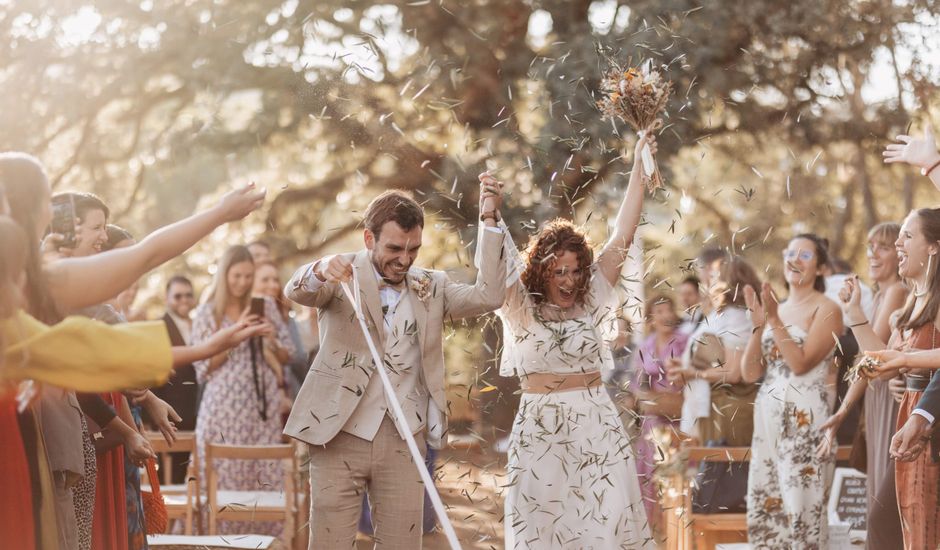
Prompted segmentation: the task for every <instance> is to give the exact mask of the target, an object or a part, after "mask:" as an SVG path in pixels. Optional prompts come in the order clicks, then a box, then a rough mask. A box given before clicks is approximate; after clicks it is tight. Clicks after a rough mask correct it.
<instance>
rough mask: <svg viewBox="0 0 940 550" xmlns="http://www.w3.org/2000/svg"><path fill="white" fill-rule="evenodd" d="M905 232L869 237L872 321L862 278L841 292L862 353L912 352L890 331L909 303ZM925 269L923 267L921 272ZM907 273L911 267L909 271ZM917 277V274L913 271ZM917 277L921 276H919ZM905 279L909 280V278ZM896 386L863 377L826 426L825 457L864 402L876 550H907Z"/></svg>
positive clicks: (870, 536) (871, 538) (894, 227)
mask: <svg viewBox="0 0 940 550" xmlns="http://www.w3.org/2000/svg"><path fill="white" fill-rule="evenodd" d="M900 230H901V226H899V225H898V224H896V223H882V224H879V225H876V226H875V227H873V228H872V229H871V230H870V231H869V232H868V274H869V276H870V277H871V280H872V281H873V282H874V284H875V288H876V292H875V296H874V300H873V304H872V305H873V308H872V316H871V319H868V318H867V317H866V316H865V312H864V311H863V309H862V303H861V292H860V291H859V284H858V278H857V277H854V278H849V279H847V280H846V281H845V287H844V288H843V289H842V290H841V291H840V294H839V298H840V301H841V304H840V305H841V306H842V312H843V319H845V322H846V323H847V324H848V326H849V328H851V329H852V333H853V335H854V336H855V340H856V341H857V342H858V347H859V351H861V352H867V351H877V350H881V349H884V348H885V346H886V345H887V346H890V347H891V348H892V349H899V350H903V349H907V347H908V346H909V345H910V342H909V341H906V340H904V339H903V338H902V337H901V336H900V334H899V333H898V332H897V331H893V330H892V327H891V326H890V321H889V319H890V317H891V315H892V314H893V313H894V312H895V311H897V310H898V309H899V308H900V307H901V306H903V305H904V300H905V298H906V297H907V288H906V287H905V286H904V284H903V283H902V282H901V275H899V273H898V271H899V268H898V252H897V250H896V249H895V241H897V239H898V235H899V234H900ZM921 267H922V266H921ZM907 269H908V271H910V267H909V266H908V268H907ZM914 271H915V273H916V272H917V269H915V270H914ZM918 275H921V274H919V273H918ZM905 277H906V275H905ZM895 382H902V381H901V379H899V378H894V379H892V380H890V381H889V380H887V379H884V380H882V379H876V380H868V379H866V378H864V377H860V378H859V379H858V380H856V381H855V382H853V384H852V387H851V388H849V391H848V392H847V393H846V395H845V399H843V400H842V405H841V406H840V407H839V410H837V411H836V412H835V414H833V415H832V416H831V417H829V419H828V420H827V421H826V422H825V424H823V426H822V429H823V430H824V434H825V438H824V440H823V442H822V444H821V446H820V448H819V454H820V455H821V456H824V455H828V454H829V453H830V452H831V450H832V449H831V448H832V447H834V446H835V445H836V433H837V432H838V431H839V427H840V426H841V425H842V422H843V421H844V420H845V418H846V417H847V416H848V414H849V412H850V411H851V410H852V407H854V406H855V405H856V404H857V403H859V401H860V399H861V397H862V396H864V398H865V438H864V441H865V447H866V448H865V454H866V456H865V463H866V467H865V470H866V472H865V473H866V474H867V475H868V483H867V484H866V486H867V491H868V523H867V525H868V529H867V535H866V541H867V542H866V545H867V547H868V548H869V549H872V550H875V549H877V550H881V549H885V550H889V549H891V548H901V547H902V534H901V519H900V517H899V515H898V505H897V497H896V495H895V483H894V461H893V460H891V457H890V456H889V455H888V447H889V445H890V443H891V437H892V436H893V435H894V432H895V429H896V425H897V417H898V401H897V400H896V399H895V396H894V393H895V391H892V388H891V387H890V385H891V384H894V383H895Z"/></svg>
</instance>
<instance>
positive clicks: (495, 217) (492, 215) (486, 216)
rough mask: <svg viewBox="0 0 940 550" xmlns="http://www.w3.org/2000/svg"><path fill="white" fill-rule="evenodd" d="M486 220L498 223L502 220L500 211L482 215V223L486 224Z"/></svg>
mask: <svg viewBox="0 0 940 550" xmlns="http://www.w3.org/2000/svg"><path fill="white" fill-rule="evenodd" d="M486 220H493V221H494V222H498V221H499V220H500V217H499V211H498V210H493V211H492V212H482V213H480V221H481V222H485V221H486Z"/></svg>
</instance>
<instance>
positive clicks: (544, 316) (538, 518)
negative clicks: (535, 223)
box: [482, 136, 656, 550]
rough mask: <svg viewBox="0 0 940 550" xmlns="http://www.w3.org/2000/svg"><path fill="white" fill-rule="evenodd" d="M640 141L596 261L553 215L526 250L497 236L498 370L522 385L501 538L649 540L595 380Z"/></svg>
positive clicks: (606, 353) (638, 205)
mask: <svg viewBox="0 0 940 550" xmlns="http://www.w3.org/2000/svg"><path fill="white" fill-rule="evenodd" d="M646 144H649V146H650V149H651V150H652V151H654V152H655V150H656V143H655V140H654V139H653V137H652V136H649V137H646V138H643V139H640V140H639V141H638V142H637V145H636V149H635V151H634V163H633V170H632V172H631V174H630V182H629V184H628V185H627V190H626V193H625V196H624V199H623V202H622V204H621V206H620V211H619V213H618V214H617V219H616V221H615V223H614V229H613V234H612V235H611V237H610V239H609V240H608V242H607V244H606V245H605V246H604V248H603V250H602V251H601V253H600V254H599V255H598V257H597V259H596V261H595V258H594V251H593V250H592V249H591V246H590V244H589V243H588V241H587V239H586V237H585V235H584V233H583V232H582V231H581V230H579V229H578V228H576V227H575V226H574V225H573V224H572V223H571V222H569V221H566V220H560V219H558V220H554V221H551V222H549V223H547V224H546V225H545V226H544V227H543V228H542V229H541V231H539V233H538V235H535V236H534V237H533V238H532V239H531V240H530V242H529V246H528V248H527V249H526V251H525V254H524V256H525V260H522V259H521V258H519V257H518V256H519V254H518V252H517V251H516V249H515V247H513V246H512V245H511V244H510V246H509V247H508V248H507V254H508V255H509V261H513V262H514V264H515V265H514V266H513V267H510V268H509V269H507V273H509V274H510V279H509V281H508V283H509V284H507V289H506V301H505V303H504V304H503V306H502V307H501V308H500V309H499V311H498V314H499V316H500V318H501V319H502V322H503V330H504V338H503V345H504V350H503V354H502V363H501V365H500V374H501V375H503V376H518V377H519V381H520V384H521V386H522V395H521V398H520V403H519V410H518V412H517V414H516V419H515V422H514V424H513V429H512V435H511V436H510V443H509V462H508V465H507V473H508V475H509V483H508V484H507V486H508V489H507V492H506V500H505V530H506V548H508V549H513V550H515V549H522V548H530V547H531V545H533V544H537V545H538V547H540V548H541V547H546V546H545V545H549V546H551V547H565V546H569V545H578V546H582V547H592V548H620V547H629V548H653V547H655V542H654V541H653V539H652V537H651V536H650V530H649V524H648V522H647V518H646V511H645V510H644V507H643V504H642V500H643V497H642V494H641V492H640V486H639V482H638V478H637V474H636V462H635V461H634V458H633V456H632V452H631V450H630V443H629V440H628V439H627V435H626V432H625V430H624V427H623V423H622V422H621V420H620V417H619V415H618V412H617V409H616V407H615V406H614V404H613V402H612V401H611V400H610V397H609V396H608V394H607V392H606V390H605V389H604V388H603V386H602V385H601V370H604V371H608V369H610V370H612V369H613V367H614V365H613V356H612V354H611V352H610V349H609V347H608V345H607V341H608V340H612V339H613V338H614V337H615V336H616V328H617V324H616V313H617V311H618V310H619V309H620V302H619V300H618V298H617V293H616V291H615V286H616V285H617V284H618V282H619V278H620V272H621V269H622V267H623V263H624V261H625V260H626V257H627V250H628V249H629V247H630V243H631V242H632V241H633V235H634V233H635V232H636V227H637V223H638V222H639V220H640V212H641V210H642V207H643V195H644V192H645V190H644V183H643V176H642V173H643V167H642V165H641V164H640V162H639V160H638V159H639V158H640V151H642V148H643V147H644V146H645V145H646ZM482 183H483V185H484V188H485V187H486V186H488V185H490V184H492V180H491V178H488V177H486V176H484V178H483V181H482ZM504 230H505V229H504ZM507 241H508V239H507ZM520 273H521V275H519V274H520ZM546 480H552V482H546ZM534 541H538V543H535V542H534Z"/></svg>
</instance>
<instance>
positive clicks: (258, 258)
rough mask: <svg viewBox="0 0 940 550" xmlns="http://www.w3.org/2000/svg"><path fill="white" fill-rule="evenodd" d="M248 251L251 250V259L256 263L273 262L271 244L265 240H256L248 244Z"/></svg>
mask: <svg viewBox="0 0 940 550" xmlns="http://www.w3.org/2000/svg"><path fill="white" fill-rule="evenodd" d="M248 252H251V259H252V260H254V261H255V265H258V264H263V263H265V262H271V261H272V260H273V258H272V257H271V245H269V244H268V243H266V242H264V241H254V242H252V243H251V244H249V245H248Z"/></svg>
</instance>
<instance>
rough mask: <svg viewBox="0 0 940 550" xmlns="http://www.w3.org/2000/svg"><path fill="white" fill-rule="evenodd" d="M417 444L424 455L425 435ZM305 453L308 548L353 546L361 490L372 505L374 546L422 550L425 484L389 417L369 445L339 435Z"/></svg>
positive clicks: (386, 549) (333, 549) (389, 549)
mask: <svg viewBox="0 0 940 550" xmlns="http://www.w3.org/2000/svg"><path fill="white" fill-rule="evenodd" d="M415 440H416V441H417V443H418V449H420V450H421V454H422V455H424V453H425V450H426V448H427V447H426V446H425V438H424V432H423V431H422V432H421V433H418V434H416V435H415ZM309 449H310V487H311V498H310V545H309V547H308V548H309V550H337V549H340V550H342V549H346V548H355V539H356V528H357V525H358V523H359V514H360V511H361V510H362V495H363V493H365V492H368V494H369V502H370V503H371V505H372V523H373V526H374V527H375V548H376V549H382V550H420V549H421V535H422V517H423V515H424V485H423V484H422V482H421V477H420V475H419V474H418V470H417V467H416V466H415V464H414V461H413V460H412V459H411V455H410V453H409V452H408V445H407V443H405V441H404V440H403V439H402V438H401V437H400V436H399V435H398V430H396V429H395V424H394V422H392V420H391V419H390V418H389V417H388V416H386V417H385V418H384V419H383V420H382V425H381V426H380V427H379V431H378V433H377V434H376V435H375V439H373V440H372V441H366V440H365V439H361V438H359V437H356V436H354V435H351V434H348V433H346V432H340V433H339V434H337V435H336V437H334V438H333V439H332V440H331V441H330V442H329V443H327V444H326V445H322V446H321V445H310V446H309ZM420 467H422V468H423V467H424V464H423V463H422V464H421V465H420Z"/></svg>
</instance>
